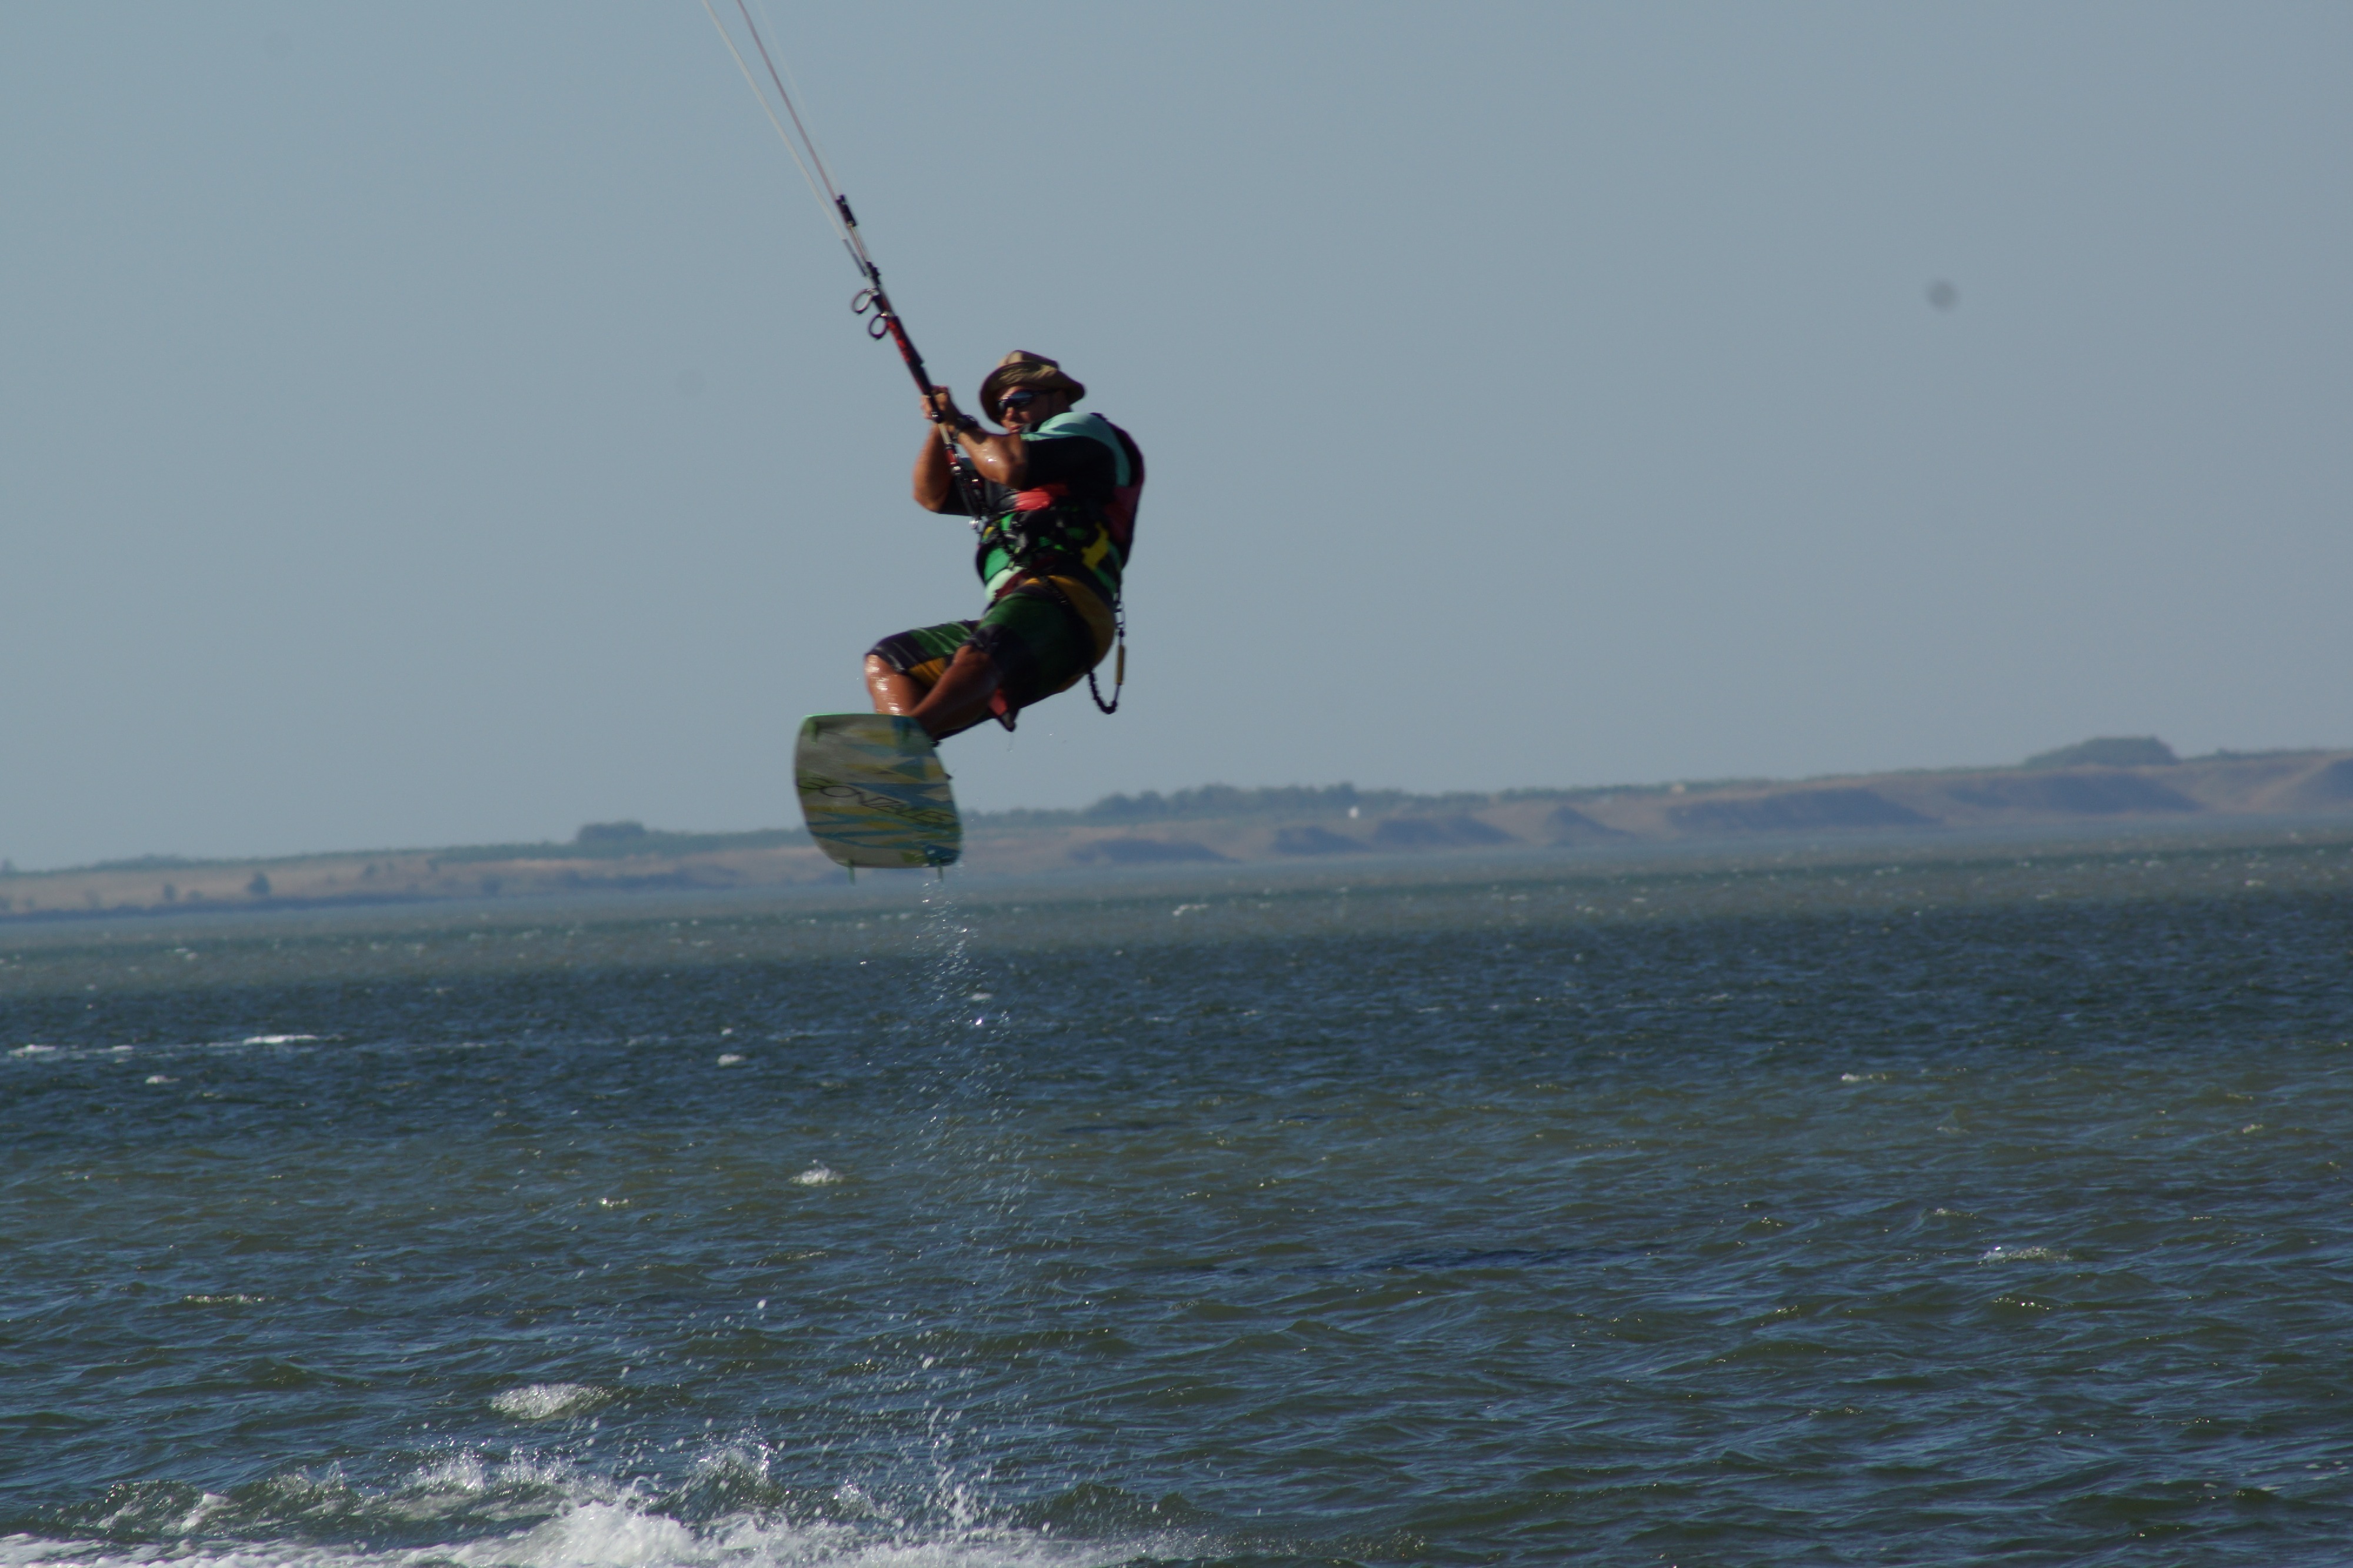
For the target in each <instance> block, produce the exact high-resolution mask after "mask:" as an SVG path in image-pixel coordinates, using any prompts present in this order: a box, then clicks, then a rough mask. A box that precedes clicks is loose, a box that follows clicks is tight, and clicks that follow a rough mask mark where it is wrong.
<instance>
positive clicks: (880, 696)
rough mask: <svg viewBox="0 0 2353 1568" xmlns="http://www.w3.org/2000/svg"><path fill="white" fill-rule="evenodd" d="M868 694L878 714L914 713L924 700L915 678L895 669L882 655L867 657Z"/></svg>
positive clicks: (921, 689)
mask: <svg viewBox="0 0 2353 1568" xmlns="http://www.w3.org/2000/svg"><path fill="white" fill-rule="evenodd" d="M866 694H867V695H868V696H869V697H870V698H871V699H872V700H873V702H874V711H876V712H877V713H900V714H905V713H913V711H914V710H915V704H917V703H918V702H921V701H922V700H923V688H922V687H920V686H918V685H916V684H915V678H914V677H913V676H912V675H907V674H903V673H902V672H901V671H899V670H896V669H893V668H891V665H890V662H889V661H888V660H886V659H884V658H882V656H881V655H880V654H872V653H870V654H868V655H867V656H866Z"/></svg>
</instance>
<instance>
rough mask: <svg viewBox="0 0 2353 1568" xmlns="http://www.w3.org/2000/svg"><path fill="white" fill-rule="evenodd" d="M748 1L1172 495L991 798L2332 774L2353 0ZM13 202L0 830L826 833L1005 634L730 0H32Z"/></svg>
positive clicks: (973, 292)
mask: <svg viewBox="0 0 2353 1568" xmlns="http://www.w3.org/2000/svg"><path fill="white" fill-rule="evenodd" d="M770 15H771V16H772V17H773V22H774V26H775V35H776V40H777V41H778V42H779V43H780V45H781V46H782V48H783V50H784V52H785V54H786V58H788V59H789V61H790V64H791V66H792V68H793V69H794V70H795V72H796V73H797V77H798V79H799V82H800V85H801V88H802V89H803V95H804V104H805V107H806V108H807V110H809V111H810V113H811V115H812V116H813V119H814V121H815V123H816V128H817V130H818V134H819V136H820V137H821V139H822V140H823V142H824V143H825V145H826V148H827V151H828V153H829V155H830V157H831V160H832V163H833V164H834V172H835V174H837V175H838V176H839V179H840V180H841V182H842V184H843V185H844V186H845V187H846V188H847V189H848V190H849V193H850V195H851V197H852V199H853V200H854V201H855V202H856V203H857V205H858V207H859V212H860V218H861V219H862V220H863V225H864V227H865V230H866V233H867V236H868V238H869V240H870V242H871V245H872V247H873V249H874V252H875V254H876V257H877V258H878V259H879V260H880V262H881V265H882V267H883V268H884V271H885V275H886V277H887V278H888V279H889V280H890V282H891V283H892V287H893V290H894V293H895V295H896V296H897V298H898V300H899V303H900V304H901V306H902V310H904V311H905V313H906V316H907V318H908V321H909V322H910V324H911V326H912V327H913V331H914V332H915V335H916V338H917V341H918V342H920V343H921V344H922V346H923V350H924V352H925V353H926V354H927V355H928V356H929V358H930V359H931V361H932V363H933V366H934V370H935V371H937V372H939V373H940V374H943V375H944V376H945V377H947V378H948V379H950V380H952V381H953V382H954V384H955V385H956V386H957V388H958V389H959V391H960V393H962V395H965V397H966V399H967V400H969V399H970V396H971V392H972V388H973V386H974V385H975V384H976V383H977V381H978V379H979V376H980V374H982V372H983V371H984V370H985V369H986V368H987V366H988V365H989V364H990V363H994V361H995V360H996V358H997V356H998V355H999V354H1001V353H1004V352H1005V351H1006V350H1008V349H1009V348H1014V347H1022V348H1029V349H1035V350H1038V351H1040V352H1044V353H1052V354H1056V355H1058V356H1060V357H1061V358H1062V359H1063V360H1064V361H1065V362H1066V363H1068V364H1069V365H1070V366H1071V369H1072V370H1073V371H1075V372H1076V373H1077V374H1080V375H1081V376H1082V377H1083V378H1084V379H1085V380H1086V381H1087V382H1088V383H1089V384H1090V385H1091V386H1092V388H1093V396H1092V399H1091V400H1090V404H1089V406H1092V407H1094V408H1098V409H1100V410H1101V411H1102V412H1103V413H1105V414H1107V415H1109V416H1111V417H1113V419H1116V420H1118V421H1119V422H1120V423H1122V424H1124V425H1125V426H1127V427H1128V428H1129V429H1131V430H1132V431H1134V433H1135V435H1136V436H1137V437H1138V438H1139V439H1140V440H1141V441H1142V443H1143V444H1144V446H1145V450H1146V451H1147V453H1148V454H1149V455H1150V458H1151V460H1152V471H1153V479H1152V485H1151V488H1150V490H1149V491H1148V493H1147V495H1146V497H1145V506H1144V511H1143V517H1142V523H1141V532H1140V536H1139V543H1138V548H1137V552H1136V555H1135V560H1134V570H1133V573H1132V574H1131V579H1130V580H1131V584H1132V587H1131V595H1130V619H1131V634H1132V649H1131V658H1130V676H1131V683H1130V686H1129V689H1128V699H1127V705H1126V706H1125V708H1124V710H1123V711H1122V712H1121V713H1120V714H1119V715H1118V716H1117V717H1116V718H1113V719H1103V718H1101V717H1099V716H1098V715H1096V714H1095V713H1094V712H1093V710H1092V708H1091V707H1090V706H1089V705H1088V704H1087V702H1086V700H1085V699H1084V697H1083V694H1081V695H1077V696H1066V697H1064V698H1061V699H1058V700H1055V701H1054V702H1052V703H1050V704H1048V705H1047V706H1044V707H1042V708H1039V709H1037V710H1033V712H1032V713H1031V714H1030V715H1029V716H1028V717H1027V718H1026V719H1025V721H1024V723H1023V725H1022V728H1021V730H1020V731H1019V733H1018V736H1016V737H1013V738H1010V739H1008V738H1007V737H1004V736H1003V735H1001V734H999V733H997V732H996V731H993V730H992V731H987V732H976V733H974V734H973V735H971V736H968V737H965V738H963V739H961V740H959V741H956V742H951V743H950V745H949V747H948V761H949V765H950V767H951V768H952V769H953V770H954V771H955V773H956V775H957V780H958V784H959V788H960V791H961V792H962V795H963V798H964V799H965V802H966V804H967V805H970V806H975V807H980V808H992V807H1000V806H1008V805H1074V804H1081V803H1083V802H1085V801H1088V800H1091V799H1093V798H1095V797H1096V796H1098V795H1103V794H1105V793H1107V792H1110V791H1113V790H1130V791H1133V790H1140V789H1148V788H1156V789H1164V790H1166V789H1172V788H1180V787H1184V786H1186V785H1189V784H1204V783H1210V782H1226V783H1233V784H1293V783H1303V784H1323V783H1334V782H1337V781H1340V780H1344V779H1345V780H1351V781H1353V782H1355V783H1356V784H1359V785H1361V786H1367V787H1371V786H1398V787H1405V788H1409V789H1419V790H1439V789H1493V788H1504V787H1511V786H1515V785H1543V784H1603V783H1610V782H1623V781H1637V780H1656V779H1671V778H1706V777H1720V776H1726V775H1803V774H1811V773H1827V772H1832V771H1840V770H1863V769H1877V768H1893V767H1913V766H1941V765H1948V764H1957V763H1973V762H1992V761H2007V760H2015V759H2016V758H2018V757H2020V756H2022V755H2024V754H2026V753H2027V752H2031V751H2036V750H2041V749H2043V748H2046V747H2049V746H2052V745H2057V744H2061V743H2064V742H2071V741H2074V740H2078V739H2081V738H2083V737H2084V736H2086V735H2090V734H2094V733H2098V734H2126V733H2156V734H2159V735H2162V736H2163V737H2165V738H2166V739H2167V740H2168V741H2169V742H2172V743H2173V744H2174V745H2175V746H2176V747H2177V748H2179V749H2182V750H2185V751H2202V750H2208V749H2212V748H2216V747H2229V748H2233V749H2241V750H2247V749H2255V748H2262V747H2274V746H2298V745H2316V744H2353V697H2348V689H2353V688H2348V681H2347V679H2345V672H2346V670H2347V669H2348V668H2353V616H2348V615H2347V614H2346V613H2345V612H2344V608H2343V601H2344V599H2345V596H2346V584H2347V583H2348V581H2353V530H2348V526H2347V524H2348V517H2347V511H2348V494H2349V493H2353V488H2349V487H2348V479H2353V472H2349V471H2348V469H2353V454H2348V443H2347V437H2346V432H2347V431H2348V427H2353V426H2348V415H2353V406H2348V405H2353V290H2348V288H2347V286H2346V282H2345V260H2346V258H2347V257H2348V255H2353V201H2348V197H2349V196H2353V189H2349V188H2348V186H2353V165H2348V161H2347V160H2346V158H2345V156H2344V149H2345V148H2346V147H2347V146H2348V145H2353V123H2348V121H2353V99H2348V95H2347V94H2346V93H2345V91H2344V83H2345V82H2346V81H2347V80H2348V79H2353V11H2348V10H2347V9H2346V8H2344V7H2342V6H2328V5H2231V6H2221V5H2207V6H2178V5H2150V4H2136V5H2091V4H2086V5H2069V6H2064V7H2052V6H2047V5H1969V6H1957V5H1955V6H1932V5H1905V6H1888V5H1777V6H1772V7H1763V6H1739V7H1734V6H1722V7H1705V6H1687V5H1590V6H1575V5H1485V6H1479V7H1470V8H1465V7H1446V8H1440V7H1436V6H1408V5H1362V4H1352V5H1314V4H1293V5H1282V6H1265V5H1218V4H1199V5H1184V6H1145V5H1066V4H1060V3H1055V0H1042V3H1039V4H1032V5H1024V6H1021V7H1018V8H1013V9H1008V10H1003V11H982V10H976V9H974V8H970V7H954V6H945V5H865V6H841V7H823V8H820V7H806V8H804V7H795V6H786V5H771V8H770ZM0 211H5V213H6V214H7V215H8V216H7V221H6V222H5V224H0V363H5V376H0V398H5V407H0V419H5V437H4V438H0V519H5V529H6V539H7V544H8V552H7V553H8V561H9V570H8V572H7V573H6V574H5V578H0V595H5V597H0V616H4V617H5V626H6V630H7V643H6V646H7V647H8V649H9V655H10V660H11V668H10V671H9V675H10V678H9V679H7V680H6V681H5V683H0V725H5V733H6V735H7V737H8V744H7V746H6V747H5V752H0V854H5V855H7V856H9V857H10V858H14V859H15V860H16V863H17V864H18V865H20V866H28V867H29V866H43V865H58V864H66V863H70V862H75V861H81V860H88V859H91V858H105V857H114V856H123V855H132V854H138V853H142V852H150V851H156V852H172V853H181V854H241V853H291V852H298V851H302V850H310V849H325V848H334V847H362V846H369V847H373V846H395V845H408V844H437V843H451V842H468V841H483V840H504V839H515V838H539V837H565V836H568V835H569V834H570V833H571V831H572V830H573V829H574V828H575V826H577V825H578V824H580V823H582V822H584V821H590V820H602V819H609V818H615V817H629V816H633V817H638V818H640V819H642V820H644V821H646V822H648V823H649V824H653V825H656V826H669V827H679V828H697V829H719V828H733V827H752V826H772V825H780V824H784V823H788V822H790V821H792V820H794V817H795V812H794V808H793V805H792V801H791V792H790V788H789V782H788V770H787V763H788V757H789V752H790V740H791V733H792V731H793V727H794V724H795V722H796V721H797V718H798V717H799V715H800V714H802V713H804V712H808V711H819V710H837V709H843V708H853V707H859V706H862V693H861V689H860V683H859V680H858V666H859V658H860V654H861V653H862V651H863V650H864V648H865V647H867V646H868V644H870V643H871V642H872V641H873V640H874V639H875V638H876V637H879V636H881V635H882V634H884V633H887V632H890V631H894V630H897V629H899V628H901V627H903V626H911V625H916V624H922V623H925V622H929V621H933V620H938V619H946V618H949V617H952V616H962V615H970V614H974V613H976V608H977V598H976V584H975V583H974V581H973V579H972V576H971V573H970V565H969V558H968V551H967V548H966V536H965V534H964V533H963V531H962V530H961V525H960V524H959V523H956V522H955V521H948V520H941V519H934V518H931V517H928V516H926V515H924V514H923V513H921V512H919V511H916V510H914V509H913V507H912V505H911V504H910V503H909V501H908V500H907V497H906V469H907V467H908V463H909V461H910V459H911V458H912V456H913V450H914V447H915V445H916V442H917V441H918V439H919V438H920V437H921V434H922V427H921V425H920V422H919V421H918V419H917V417H916V416H915V413H914V410H913V395H912V393H911V391H910V390H909V388H908V386H907V384H906V382H905V377H904V374H903V372H902V370H901V369H900V367H899V365H898V363H897V362H896V360H895V358H894V357H893V356H892V354H891V353H889V351H888V350H886V349H884V348H882V347H881V346H878V345H876V344H873V343H870V342H867V340H866V339H865V338H864V337H863V336H862V335H861V333H860V329H859V325H858V323H857V322H856V321H854V320H853V319H852V318H851V316H850V315H849V311H848V310H847V302H848V300H849V295H850V293H851V292H852V291H853V290H854V289H855V288H856V286H857V279H856V278H855V276H854V274H853V273H852V272H851V270H850V268H849V262H848V260H847V259H846V258H844V257H843V255H842V254H841V252H840V249H839V246H838V245H837V243H836V242H835V241H834V239H833V238H832V237H831V236H830V234H829V233H828V230H827V228H826V226H825V225H824V222H823V219H822V216H821V214H820V213H819V211H818V208H817V206H816V205H815V204H814V203H813V202H812V201H811V199H810V197H809V196H808V195H807V192H806V190H805V189H803V188H802V186H801V185H800V184H799V180H798V176H797V174H795V173H794V171H793V169H792V166H791V163H789V161H788V160H787V159H786V155H785V153H784V150H783V148H782V147H781V146H780V145H779V144H778V143H777V142H776V138H775V135H774V133H773V132H771V131H770V130H769V128H768V126H767V124H766V122H765V121H764V120H762V119H761V118H760V116H759V112H758V110H757V108H756V107H755V105H754V102H753V100H752V99H751V97H750V95H749V93H748V92H747V91H746V90H745V89H744V85H743V83H742V81H741V79H739V78H738V77H737V76H736V75H735V68H734V66H733V63H732V62H731V61H730V60H729V59H728V58H727V57H726V54H725V52H724V51H723V48H722V47H721V46H720V44H719V41H718V39H717V37H715V36H714V35H713V33H712V28H711V26H710V23H709V21H708V19H707V18H706V17H705V16H704V14H703V12H702V8H701V6H700V5H696V4H693V3H691V0H688V3H682V4H668V3H665V4H658V5H599V4H583V3H573V4H566V5H533V4H522V3H517V4H511V5H500V6H495V7H482V6H472V5H433V4H412V5H399V6H358V5H353V6H340V7H333V8H317V7H311V6H303V5H263V4H224V5H211V6H206V7H201V8H198V7H161V6H126V5H65V4H49V3H37V0H26V3H24V4H18V5H11V6H9V7H7V8H5V10H0ZM1938 279H1945V280H1949V282H1950V283H1951V284H1952V285H1954V286H1955V288H1956V289H1957V296H1958V297H1957V302H1956V303H1955V304H1954V305H1953V306H1952V308H1950V309H1947V310H1939V309H1937V308H1936V307H1935V306H1934V305H1932V304H1931V303H1930V302H1929V300H1928V297H1927V291H1928V289H1929V287H1930V285H1931V284H1932V283H1933V282H1935V281H1936V280H1938Z"/></svg>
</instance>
